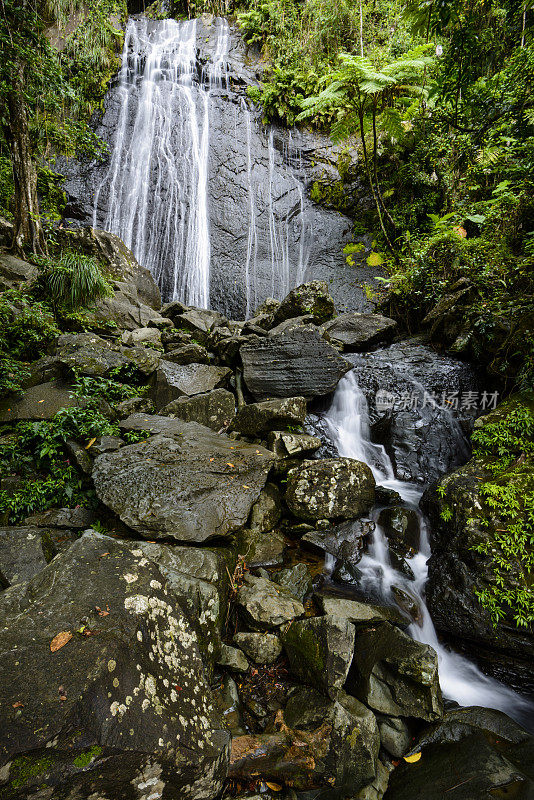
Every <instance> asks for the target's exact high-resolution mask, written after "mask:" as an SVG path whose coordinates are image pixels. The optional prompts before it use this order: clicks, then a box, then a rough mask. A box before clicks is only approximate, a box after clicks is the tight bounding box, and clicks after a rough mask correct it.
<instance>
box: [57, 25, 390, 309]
mask: <svg viewBox="0 0 534 800" xmlns="http://www.w3.org/2000/svg"><path fill="white" fill-rule="evenodd" d="M222 24H223V23H222V21H221V20H214V21H213V22H212V23H210V24H207V23H206V21H205V20H196V22H190V23H180V24H179V23H176V22H174V21H173V20H166V21H160V22H156V21H148V22H147V21H146V20H143V19H135V20H131V21H130V23H129V26H131V27H130V28H129V29H128V31H127V46H128V44H129V48H130V49H129V53H128V54H126V53H125V57H124V60H123V77H124V76H125V75H126V70H129V73H128V74H129V75H130V76H131V75H132V70H137V74H138V75H142V74H143V70H144V69H145V63H146V58H147V52H148V48H149V47H150V42H153V41H154V40H155V39H156V38H157V37H160V39H161V37H162V36H163V37H164V38H166V39H167V40H168V43H169V44H168V47H169V49H170V51H171V52H173V53H174V54H175V55H174V61H173V63H174V64H175V65H176V64H177V67H176V69H178V72H179V71H180V70H182V73H181V74H182V78H181V79H180V80H181V81H182V83H181V87H180V88H179V89H178V90H177V91H176V100H175V101H173V102H175V106H173V107H172V109H171V108H170V107H169V109H167V108H166V107H162V109H161V112H160V114H159V116H158V115H157V114H156V112H155V111H154V109H153V108H143V111H142V114H141V115H139V116H137V123H136V115H137V111H138V109H139V103H138V96H137V95H136V92H135V90H134V88H132V85H131V84H129V83H128V81H127V80H126V82H124V81H123V79H122V78H120V76H119V77H118V78H117V79H116V81H114V83H113V84H112V87H111V89H110V92H109V93H108V96H107V98H106V101H105V112H104V114H103V117H102V119H101V120H100V121H99V123H98V125H97V127H96V133H97V134H98V135H99V136H100V137H101V138H103V139H104V140H105V141H106V142H107V143H108V144H109V146H110V150H111V159H113V150H114V147H116V146H119V145H118V142H119V138H118V137H120V141H121V142H122V144H123V148H124V152H123V154H122V155H120V157H118V158H117V159H116V162H115V163H114V162H113V161H112V162H111V165H110V159H109V158H108V159H107V160H105V161H104V162H94V161H91V162H75V161H71V162H70V163H68V164H67V165H66V166H65V167H64V171H65V172H66V174H67V175H68V179H67V182H66V184H65V189H66V191H67V194H68V204H67V209H66V218H67V221H68V222H69V223H70V224H74V225H79V224H80V223H82V224H88V223H89V224H93V221H94V223H95V224H96V226H97V227H100V228H103V229H105V230H106V229H107V230H111V231H113V232H114V233H117V234H118V235H119V236H121V238H123V239H124V240H125V242H126V244H127V245H128V246H129V247H131V248H132V250H133V251H134V254H135V255H136V257H137V258H138V260H139V261H140V263H142V264H143V265H144V266H149V267H150V268H151V270H152V272H153V273H154V274H155V275H156V276H157V278H158V282H159V284H160V286H161V288H162V293H163V296H164V299H165V300H169V299H172V296H173V294H174V293H175V291H177V292H178V294H179V295H180V294H181V296H180V299H182V300H185V301H186V302H189V303H191V304H194V305H208V303H209V305H210V307H212V308H216V309H218V310H220V311H222V312H223V313H225V314H228V315H229V316H232V317H233V318H234V319H236V318H237V319H239V318H243V317H244V316H246V315H251V314H252V312H253V311H254V309H255V308H257V306H258V305H260V303H261V302H263V300H264V299H265V298H266V297H269V296H275V297H278V298H279V299H282V298H283V297H284V296H285V295H286V294H287V292H288V291H289V290H290V289H291V288H292V287H293V286H296V285H298V284H300V283H302V282H303V281H304V280H311V279H314V278H316V279H321V280H325V281H327V282H328V284H329V287H330V291H331V293H332V295H333V297H334V300H335V301H336V305H337V307H338V310H339V311H346V310H360V311H361V310H366V309H368V307H369V306H368V302H367V300H366V299H365V296H364V293H363V291H362V288H361V285H362V284H363V283H364V282H366V283H369V284H373V283H374V276H375V275H376V274H377V268H376V267H368V266H367V264H366V262H365V258H364V256H365V251H363V257H362V259H361V263H360V261H358V267H357V272H356V270H355V268H354V267H351V266H349V265H348V264H347V263H346V261H345V257H344V255H343V252H342V251H343V247H344V246H345V245H346V244H347V243H349V242H351V241H352V222H351V221H350V220H349V219H348V218H347V217H344V216H343V215H342V214H340V213H338V212H336V211H332V210H326V209H323V208H321V207H319V206H317V205H315V204H314V203H312V202H311V201H310V200H309V199H308V197H307V194H308V192H307V187H306V184H307V183H309V182H310V181H311V180H312V179H314V178H316V177H317V176H318V174H319V175H323V173H324V174H327V173H328V174H332V173H333V174H335V175H337V177H338V179H339V175H338V173H337V168H336V163H337V158H338V155H339V154H338V152H337V150H335V149H332V148H331V146H329V145H328V143H327V142H326V141H325V140H323V139H321V138H320V137H314V136H312V135H307V134H298V135H296V136H295V137H293V138H291V135H290V134H288V132H287V131H283V130H279V129H276V128H272V129H271V130H270V131H269V130H267V129H265V128H264V127H263V126H262V125H261V123H260V115H259V113H258V112H256V111H254V110H248V108H247V101H246V88H247V86H249V85H254V84H256V82H257V80H256V75H257V72H258V70H259V69H261V65H260V64H256V63H255V62H254V59H253V57H252V55H251V53H247V51H246V47H245V44H244V42H243V41H242V39H241V37H240V35H239V34H238V33H237V32H236V31H235V30H234V29H231V30H229V31H228V35H227V34H226V33H224V32H223V29H222V27H221V26H222ZM184 25H187V26H189V28H188V29H187V31H186V32H185V33H184V31H185V29H184V27H183V26H184ZM164 26H166V27H164ZM173 26H174V27H173ZM180 26H182V27H180ZM162 31H163V33H162ZM180 31H181V32H180ZM129 32H130V33H131V35H130V33H129ZM179 36H182V37H183V38H184V41H183V42H182V44H181V45H180V46H181V48H182V49H181V51H180V52H179V53H178V55H176V53H177V50H176V47H177V44H176V40H177V38H178V37H179ZM187 36H189V37H191V36H192V37H193V38H192V39H188V40H187V41H185V39H186V38H187ZM221 48H222V49H223V51H224V48H227V51H226V55H225V53H224V52H222V51H221ZM221 52H222V56H221ZM195 53H198V55H197V58H198V61H197V62H196V63H194V61H193V62H192V63H191V64H188V63H186V62H187V58H188V57H192V58H193V59H194V57H195V56H194V54H195ZM126 56H127V57H126ZM221 57H222V59H223V60H222V62H221V61H219V62H217V59H220V58H221ZM162 63H165V59H163V62H162ZM214 63H215V64H216V68H215V72H217V75H218V76H219V77H218V79H214V74H213V72H214ZM210 69H211V73H210ZM226 70H228V71H226ZM210 74H211V78H210V80H211V88H209V108H208V113H207V114H206V106H205V102H207V101H206V96H205V94H206V93H204V94H202V93H201V92H200V91H199V84H198V82H197V80H198V76H200V75H202V76H203V78H204V81H205V87H207V86H208V76H209V75H210ZM173 75H175V73H174V72H171V73H170V74H169V76H167V78H166V80H167V81H169V80H170V81H172V80H173ZM137 80H138V81H139V80H140V77H138V79H137ZM191 80H192V81H193V83H192V85H191V84H190V81H191ZM121 81H122V82H121ZM188 81H189V84H188ZM169 85H170V84H168V83H167V84H166V85H165V89H164V90H163V89H161V91H162V95H161V102H162V103H163V104H164V103H165V102H167V100H166V99H165V95H164V91H167V88H168V86H169ZM159 87H161V84H159ZM152 89H154V92H153V95H154V97H155V96H156V95H157V92H158V91H160V89H159V88H157V87H156V85H155V84H152V85H151V88H150V90H149V89H147V90H146V92H147V94H146V96H148V94H150V91H152ZM207 91H208V89H207V88H206V92H207ZM139 92H140V94H142V92H143V88H142V87H141V88H140V90H139ZM186 92H188V93H189V94H188V95H187V97H185V93H186ZM126 95H128V103H129V106H128V110H127V113H126V114H125V115H123V116H121V114H122V112H123V108H124V102H125V97H126ZM182 95H183V97H182ZM151 96H152V95H151ZM143 97H145V95H143ZM145 99H146V98H145ZM139 102H141V101H139ZM153 102H156V100H155V99H153ZM180 103H181V104H182V105H180ZM178 107H179V109H180V110H179V109H178ZM184 109H188V111H187V113H186V110H184ZM192 109H195V112H194V113H195V117H194V118H192V117H189V116H188V115H189V114H192V113H193V110H192ZM167 117H172V118H173V120H174V122H173V126H169V125H166V124H165V123H166V121H167V122H168V119H166V118H167ZM206 120H207V123H208V125H209V136H208V139H209V141H208V142H207V143H205V142H204V139H203V138H202V137H203V134H204V132H205V123H206ZM136 124H137V128H136V127H135V126H136ZM193 129H194V130H193ZM136 131H137V133H136ZM192 131H193V133H194V135H195V136H198V138H199V142H198V148H200V150H199V149H198V148H197V150H195V149H194V147H193V149H191V148H192V145H191V144H190V142H191V141H192V140H191V136H192V135H193V133H192ZM134 136H137V137H138V139H139V140H140V147H141V145H142V148H145V149H143V153H144V155H143V156H142V157H141V156H139V158H138V159H137V160H135V163H132V165H131V179H130V178H128V175H127V173H128V169H130V167H129V163H128V159H129V156H128V150H129V147H130V142H131V140H132V138H133V137H134ZM143 137H144V138H143ZM150 137H153V139H152V140H151V139H150ZM188 142H189V144H188ZM204 145H205V146H206V148H207V151H204V150H202V148H203V147H204ZM148 150H150V152H151V153H152V159H151V163H152V165H153V167H154V165H157V168H155V169H154V170H153V171H152V172H150V173H149V174H147V175H146V176H144V178H142V179H141V177H140V176H141V171H142V169H143V166H144V164H145V163H146V160H147V159H148V155H147V154H146V153H147V152H148ZM167 151H170V152H172V156H173V158H172V159H171V160H169V159H168V158H167ZM132 157H133V156H132ZM202 159H204V160H203V161H202V163H200V161H201V160H202ZM169 164H172V165H173V167H172V169H173V170H174V169H176V170H178V171H179V174H176V175H174V174H170V173H169V171H168V170H169ZM184 165H185V166H184ZM187 165H190V167H191V170H193V172H191V174H189V173H188V174H187V175H185V173H184V175H183V174H182V172H183V170H185V169H188V168H189V167H187ZM159 168H161V169H159ZM158 169H159V171H158ZM195 170H196V171H195ZM203 170H205V171H206V173H205V174H204V171H203ZM137 173H139V174H137ZM143 174H144V173H143ZM121 180H123V181H124V180H127V181H129V182H128V183H126V184H125V185H124V187H123V189H122V190H121V191H122V192H123V195H122V199H121V198H120V197H119V195H118V193H119V191H120V189H119V186H120V183H121ZM145 183H146V185H148V187H149V190H148V192H146V193H145V194H144V195H143V196H142V197H141V199H140V200H139V197H140V196H141V194H142V191H144V190H142V187H143V186H144V185H145ZM189 183H190V184H191V189H190V190H189V189H187V190H184V189H181V188H180V187H181V186H185V185H189ZM110 187H112V188H111V190H110ZM204 189H205V195H206V196H205V198H204V199H203V197H202V196H201V190H202V191H204ZM183 191H185V194H184V196H181V195H180V196H178V195H179V193H180V192H183ZM113 192H115V193H116V196H115V200H113V197H111V195H112V194H113ZM136 198H138V200H136ZM95 202H96V209H95V208H94V205H95ZM136 203H138V204H139V211H138V212H136V213H137V214H138V218H137V221H135V222H132V224H130V223H128V222H127V218H128V217H129V215H133V211H134V209H135V206H136ZM173 204H174V205H173ZM201 204H203V205H202V208H201V207H200V206H201ZM112 207H113V210H112V211H110V209H111V208H112ZM184 209H185V211H184ZM132 225H133V227H132ZM138 225H139V226H141V228H138V227H136V226H138ZM151 229H153V233H152V234H151ZM208 229H209V236H208V237H207V234H208ZM206 237H207V238H206ZM201 243H202V247H203V248H204V250H203V252H202V253H200V254H199V252H197V250H198V248H199V247H200V244H201ZM206 247H207V250H206ZM188 248H189V249H188ZM180 249H182V250H183V251H184V257H183V259H182V262H181V266H180V265H179V266H178V270H176V269H175V268H174V266H173V261H174V259H175V256H176V253H177V252H178V251H180ZM195 249H196V250H195ZM141 251H143V252H141ZM186 251H187V252H186ZM193 251H195V252H193ZM195 259H196V262H197V265H198V264H200V262H202V265H203V266H202V265H201V266H202V269H205V268H206V266H207V263H208V261H210V262H211V267H210V273H211V274H210V277H209V300H206V302H200V300H199V298H198V297H197V298H193V297H191V296H184V294H183V292H185V291H186V289H185V288H183V287H185V285H186V284H187V281H188V280H189V278H188V277H187V276H185V275H184V274H183V273H184V270H185V266H184V265H185V262H186V261H187V263H188V266H187V270H190V268H191V265H192V264H193V262H194V261H195ZM177 263H178V262H177ZM199 269H200V266H199ZM177 271H178V272H179V273H180V274H178V275H176V274H175V273H176V272H177ZM378 274H379V273H378ZM180 286H182V289H180Z"/></svg>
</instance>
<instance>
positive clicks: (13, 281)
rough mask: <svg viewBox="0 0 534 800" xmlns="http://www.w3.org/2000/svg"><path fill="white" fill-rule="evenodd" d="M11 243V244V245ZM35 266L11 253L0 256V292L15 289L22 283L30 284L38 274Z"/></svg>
mask: <svg viewBox="0 0 534 800" xmlns="http://www.w3.org/2000/svg"><path fill="white" fill-rule="evenodd" d="M10 245H11V242H9V245H8V246H10ZM38 271H39V270H38V268H37V267H36V266H35V264H30V263H29V262H28V261H23V260H22V259H21V258H17V257H16V256H14V255H11V254H10V253H1V254H0V291H1V292H3V291H5V290H6V289H14V288H15V287H17V286H19V285H20V284H21V283H28V282H29V281H31V280H32V278H34V277H35V276H36V275H37V274H38Z"/></svg>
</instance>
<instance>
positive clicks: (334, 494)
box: [285, 458, 375, 520]
mask: <svg viewBox="0 0 534 800" xmlns="http://www.w3.org/2000/svg"><path fill="white" fill-rule="evenodd" d="M374 490H375V479H374V478H373V473H372V472H371V470H370V468H369V467H368V466H367V464H364V463H363V462H362V461H356V460H355V459H352V458H326V459H321V460H317V461H304V462H303V463H302V465H301V466H299V467H295V469H292V470H290V471H289V472H288V478H287V488H286V494H285V500H286V503H287V505H288V507H289V510H290V511H291V512H292V513H293V514H294V515H295V516H296V517H301V518H302V519H310V520H316V519H334V518H336V517H345V518H348V517H357V516H358V515H359V514H364V513H365V512H366V511H369V509H370V508H371V506H372V505H373V503H374V497H375V494H374Z"/></svg>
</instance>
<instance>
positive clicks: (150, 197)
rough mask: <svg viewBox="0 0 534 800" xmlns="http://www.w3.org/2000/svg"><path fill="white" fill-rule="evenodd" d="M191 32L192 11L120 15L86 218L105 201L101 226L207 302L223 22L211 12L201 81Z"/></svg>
mask: <svg viewBox="0 0 534 800" xmlns="http://www.w3.org/2000/svg"><path fill="white" fill-rule="evenodd" d="M196 40H197V29H196V20H191V21H189V22H183V23H178V22H175V21H174V20H172V19H167V20H163V21H161V22H158V23H157V25H154V24H153V23H150V22H149V21H148V20H147V19H131V20H130V21H129V22H128V26H127V28H126V35H125V42H124V49H123V54H122V66H121V70H120V74H119V89H118V96H119V102H120V114H119V122H118V126H117V131H116V135H115V139H114V142H113V146H112V154H111V159H110V163H109V169H108V171H107V173H106V175H105V176H104V180H103V181H102V183H101V185H100V187H99V188H98V190H97V192H96V194H95V207H94V208H95V210H94V225H95V227H96V224H97V221H96V214H97V207H98V205H99V203H102V202H103V203H104V204H105V207H106V214H105V220H104V227H105V229H106V230H109V231H111V232H112V233H115V234H117V236H119V237H120V238H121V239H122V240H123V241H124V242H125V244H126V245H128V247H130V248H131V250H132V251H133V253H134V255H135V256H136V258H137V259H138V261H139V262H140V263H141V264H143V266H145V267H147V268H148V269H149V270H150V271H151V272H152V274H153V275H154V277H155V278H156V280H157V281H158V283H159V284H160V287H161V289H162V292H163V294H164V296H165V297H167V298H169V299H170V298H172V299H181V300H183V301H185V302H186V303H189V304H191V305H197V306H202V307H208V306H209V292H210V289H209V286H210V258H211V247H210V232H209V210H208V165H209V146H210V105H211V104H210V95H211V91H212V89H213V88H215V87H217V88H221V87H223V85H224V83H225V80H226V79H227V78H226V72H227V66H226V61H227V54H228V47H229V27H228V23H227V22H226V20H217V44H216V49H215V55H214V59H213V64H212V65H211V68H206V69H205V70H204V72H203V75H202V76H201V80H200V81H199V78H198V74H197V48H196ZM149 201H150V203H149ZM149 208H150V210H151V211H150V213H149Z"/></svg>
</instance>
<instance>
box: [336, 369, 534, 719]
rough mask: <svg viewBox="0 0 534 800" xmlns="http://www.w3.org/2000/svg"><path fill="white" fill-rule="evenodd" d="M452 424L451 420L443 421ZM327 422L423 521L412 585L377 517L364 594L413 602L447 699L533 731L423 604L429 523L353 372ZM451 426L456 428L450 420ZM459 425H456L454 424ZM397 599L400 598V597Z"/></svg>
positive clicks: (363, 566)
mask: <svg viewBox="0 0 534 800" xmlns="http://www.w3.org/2000/svg"><path fill="white" fill-rule="evenodd" d="M444 419H445V420H448V415H447V416H445V417H444ZM324 421H325V423H326V426H327V430H328V433H329V435H330V437H331V439H332V442H333V443H334V445H335V446H336V448H337V450H338V452H339V455H340V456H345V457H348V458H354V459H357V460H358V461H364V462H365V463H366V464H368V465H369V467H370V468H371V470H372V472H373V475H374V478H375V480H376V482H377V485H380V486H385V487H387V488H390V489H394V490H395V491H396V492H398V493H399V495H400V496H401V498H402V499H403V501H404V504H405V506H406V507H407V508H411V509H413V510H415V511H416V512H417V514H418V516H419V521H420V527H421V535H420V545H419V552H418V553H416V554H415V555H414V556H413V557H412V558H409V559H406V561H407V563H408V564H409V566H410V568H411V571H412V573H413V579H410V578H408V577H406V575H403V574H401V573H400V572H399V571H398V570H397V569H395V567H394V566H393V564H392V559H391V558H390V553H389V546H388V539H387V537H386V535H385V532H384V530H383V529H382V527H381V526H380V525H379V524H378V521H377V520H378V516H379V514H378V511H377V510H375V512H373V514H372V517H373V521H374V522H375V530H374V532H373V534H372V541H371V543H370V546H369V548H368V550H367V552H366V553H365V554H364V555H363V556H362V558H361V560H360V561H359V562H358V569H359V571H360V573H361V578H360V584H359V585H360V588H361V589H362V590H363V591H364V592H366V593H370V594H373V595H375V596H376V595H378V596H379V597H380V598H381V599H382V600H383V601H384V602H386V603H389V604H395V603H396V597H395V591H397V592H398V590H400V591H401V592H402V593H403V594H404V595H405V596H408V597H409V598H410V600H411V601H413V602H414V604H415V606H416V607H417V609H418V620H417V622H413V623H412V624H411V625H410V627H409V628H408V633H409V634H410V635H411V636H412V638H414V639H416V640H417V641H420V642H424V643H425V644H429V645H430V646H431V647H433V649H434V650H435V651H436V653H437V656H438V666H439V677H440V684H441V689H442V692H443V694H444V696H445V697H447V698H449V699H451V700H454V701H456V702H457V703H459V704H460V705H481V706H487V707H488V708H496V709H499V710H500V711H504V712H505V713H506V714H508V715H509V716H511V717H513V718H514V719H516V720H517V721H518V722H520V723H521V724H523V725H527V727H529V726H531V725H532V715H533V712H534V704H533V703H531V702H530V701H528V700H526V699H525V698H522V697H521V696H520V695H518V694H517V693H516V692H514V691H512V689H509V688H508V687H506V686H504V685H503V684H502V683H500V682H499V681H497V680H494V679H493V678H489V677H488V676H486V675H484V674H483V673H482V672H481V671H480V670H479V669H478V668H477V667H476V666H475V664H473V663H472V662H471V661H469V659H467V658H465V657H464V656H461V655H459V654H458V653H455V652H453V651H451V650H450V649H449V648H447V647H445V646H444V645H443V644H441V642H440V641H439V639H438V636H437V633H436V629H435V627H434V624H433V622H432V618H431V616H430V613H429V611H428V608H427V606H426V603H425V599H424V591H425V583H426V580H427V575H428V569H427V562H428V559H429V558H430V544H429V538H428V529H427V525H426V521H425V519H424V517H423V515H422V514H421V512H420V510H419V508H418V503H419V500H420V498H421V494H422V491H421V487H417V486H414V485H413V484H410V483H406V482H404V481H399V480H396V479H395V476H394V470H393V466H392V463H391V461H390V459H389V456H388V455H387V453H386V451H385V450H384V448H383V447H382V446H381V445H377V444H374V443H373V442H371V441H370V424H369V410H368V405H367V400H366V398H365V396H364V394H363V392H362V390H361V389H360V387H359V386H358V381H357V379H356V375H355V373H354V372H349V373H347V375H345V377H344V378H342V379H341V381H340V382H339V384H338V387H337V389H336V392H335V394H334V397H333V400H332V404H331V406H330V409H329V410H328V411H327V412H326V413H325V415H324ZM449 424H452V423H451V421H450V420H449ZM456 424H457V423H456ZM397 596H398V594H397Z"/></svg>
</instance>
